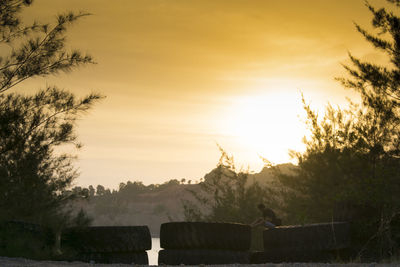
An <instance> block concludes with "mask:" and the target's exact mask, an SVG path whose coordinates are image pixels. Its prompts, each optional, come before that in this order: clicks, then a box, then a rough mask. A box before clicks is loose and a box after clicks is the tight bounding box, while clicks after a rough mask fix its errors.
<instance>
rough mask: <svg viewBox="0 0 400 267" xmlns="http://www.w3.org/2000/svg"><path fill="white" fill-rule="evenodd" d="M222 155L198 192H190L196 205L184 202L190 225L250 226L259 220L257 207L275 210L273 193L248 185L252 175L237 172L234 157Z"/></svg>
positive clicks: (256, 185)
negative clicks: (237, 224) (191, 223)
mask: <svg viewBox="0 0 400 267" xmlns="http://www.w3.org/2000/svg"><path fill="white" fill-rule="evenodd" d="M220 151H221V158H220V160H219V163H218V165H217V168H216V169H214V170H213V171H212V172H211V173H210V174H208V175H206V176H205V177H204V181H202V182H200V183H199V190H189V191H190V192H191V194H192V196H193V197H194V201H191V200H183V201H182V203H183V208H184V217H185V219H186V220H188V221H218V222H241V223H250V222H252V221H253V220H254V219H255V218H257V217H258V216H259V211H258V210H257V204H259V203H261V202H262V203H265V204H267V205H269V206H274V204H273V201H272V198H271V194H270V190H269V189H268V188H266V187H264V186H261V185H260V184H258V183H257V182H256V181H249V172H247V171H237V170H236V168H235V164H234V160H233V157H230V156H228V155H227V153H226V152H225V151H224V150H223V149H221V148H220Z"/></svg>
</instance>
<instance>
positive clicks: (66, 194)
mask: <svg viewBox="0 0 400 267" xmlns="http://www.w3.org/2000/svg"><path fill="white" fill-rule="evenodd" d="M31 4H32V1H28V0H24V1H22V0H4V1H0V46H1V47H2V48H3V49H4V50H3V51H4V52H7V51H8V52H9V53H8V54H7V55H5V53H3V54H2V56H1V57H0V219H18V220H21V219H23V220H30V221H35V222H40V223H47V224H48V223H50V221H51V220H56V221H58V223H61V222H62V223H66V222H67V221H68V218H70V214H69V212H68V211H67V210H65V204H66V202H67V201H68V200H70V199H72V198H73V196H74V195H76V193H77V192H72V191H68V190H67V189H68V188H69V187H70V185H71V182H72V181H73V180H74V178H76V177H77V172H76V170H75V169H74V167H73V165H72V160H73V159H74V156H73V155H69V154H61V153H59V151H60V148H61V147H63V146H64V145H73V146H74V147H76V148H79V147H80V146H81V145H80V144H79V143H78V142H77V137H76V135H75V133H74V129H75V124H76V120H77V118H78V117H79V116H80V114H83V113H84V112H86V111H87V110H88V109H89V108H90V107H91V106H92V105H93V103H94V102H95V101H96V100H98V99H99V98H101V97H100V96H99V95H97V94H90V95H87V96H85V97H83V98H81V99H78V98H77V97H76V96H74V94H72V93H69V92H67V91H64V90H60V89H58V88H56V87H48V88H47V89H45V90H41V91H39V92H37V93H36V94H33V95H31V96H26V95H20V94H16V93H9V94H5V92H6V91H8V90H10V89H12V88H15V86H16V85H19V84H20V83H22V82H23V81H25V80H27V79H29V78H33V77H36V76H42V77H45V76H48V75H52V74H56V73H59V72H68V71H71V70H73V69H74V68H76V67H77V66H80V65H84V64H88V63H93V60H92V58H91V57H90V56H88V55H82V54H81V53H80V52H79V51H77V50H75V51H72V52H69V51H67V49H66V48H65V44H66V39H65V34H66V31H67V28H68V26H69V25H71V24H72V23H74V22H75V21H77V20H78V19H80V18H81V17H83V16H86V15H88V14H87V13H79V14H75V13H65V14H62V15H58V16H57V19H56V23H55V24H53V25H52V24H38V23H36V22H35V23H33V24H32V25H28V26H25V25H23V23H22V22H21V20H20V13H21V11H22V10H23V8H25V7H28V6H30V5H31ZM80 193H82V192H80ZM78 217H79V218H78V219H79V221H84V220H83V218H82V214H81V213H80V214H79V216H78Z"/></svg>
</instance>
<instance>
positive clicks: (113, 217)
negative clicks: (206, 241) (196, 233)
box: [77, 164, 296, 237]
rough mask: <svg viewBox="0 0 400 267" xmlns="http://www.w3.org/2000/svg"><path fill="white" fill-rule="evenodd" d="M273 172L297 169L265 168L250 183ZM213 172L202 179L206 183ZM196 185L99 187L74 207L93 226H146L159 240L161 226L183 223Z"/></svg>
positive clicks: (285, 166) (267, 179)
mask: <svg viewBox="0 0 400 267" xmlns="http://www.w3.org/2000/svg"><path fill="white" fill-rule="evenodd" d="M275 168H279V169H280V170H281V171H282V172H283V173H290V172H292V171H293V170H294V169H295V168H296V167H295V166H294V165H292V164H281V165H278V166H275V167H273V168H264V169H263V170H262V171H261V172H260V173H255V174H250V179H249V180H250V181H257V182H259V183H260V184H264V185H268V184H269V183H270V182H271V181H273V178H274V171H276V169H275ZM214 171H215V170H212V171H211V172H210V173H208V174H206V175H205V179H206V178H207V177H209V176H211V175H213V174H214ZM198 188H199V186H198V184H183V183H181V182H179V181H178V180H171V181H169V182H166V183H164V184H162V185H150V186H145V185H143V184H142V183H141V182H134V183H131V182H128V184H126V185H125V186H122V187H120V189H119V190H118V191H113V192H111V191H110V190H104V188H102V187H100V189H101V190H100V189H99V187H98V190H97V192H93V193H92V195H91V196H90V197H89V199H88V201H85V202H82V201H81V202H79V203H77V207H79V208H80V207H82V208H84V209H85V210H86V211H87V213H88V214H89V216H91V217H92V218H93V225H109V226H116V225H147V226H149V228H150V232H151V235H152V236H154V237H157V236H159V231H160V225H161V224H162V223H164V222H169V221H182V220H183V219H184V217H183V206H182V200H183V199H192V195H191V193H190V192H189V191H188V190H194V191H196V190H198Z"/></svg>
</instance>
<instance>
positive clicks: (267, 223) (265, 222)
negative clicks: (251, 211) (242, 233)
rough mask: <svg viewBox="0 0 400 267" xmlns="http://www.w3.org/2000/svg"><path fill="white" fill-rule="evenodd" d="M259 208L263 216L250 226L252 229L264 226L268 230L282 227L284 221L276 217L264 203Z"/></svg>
mask: <svg viewBox="0 0 400 267" xmlns="http://www.w3.org/2000/svg"><path fill="white" fill-rule="evenodd" d="M257 208H258V209H259V210H260V212H261V214H262V216H261V217H260V218H258V219H257V220H255V221H254V222H253V223H252V224H250V226H251V227H256V226H259V225H262V226H264V227H267V228H275V227H276V226H279V225H282V221H281V220H280V219H279V218H278V217H276V215H275V213H274V212H273V210H271V209H270V208H267V207H265V206H264V204H262V203H260V204H258V206H257Z"/></svg>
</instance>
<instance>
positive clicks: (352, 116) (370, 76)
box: [278, 1, 400, 258]
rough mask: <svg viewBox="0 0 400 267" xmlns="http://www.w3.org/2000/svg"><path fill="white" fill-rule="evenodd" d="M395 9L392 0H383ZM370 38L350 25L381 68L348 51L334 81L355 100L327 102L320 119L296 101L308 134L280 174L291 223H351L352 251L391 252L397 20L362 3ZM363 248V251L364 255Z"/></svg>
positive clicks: (396, 173)
mask: <svg viewBox="0 0 400 267" xmlns="http://www.w3.org/2000/svg"><path fill="white" fill-rule="evenodd" d="M389 2H392V3H395V4H396V5H397V6H399V2H398V1H389ZM366 6H367V8H368V9H369V10H370V11H371V13H372V15H373V19H372V25H373V27H374V28H375V29H376V30H377V32H378V33H377V35H374V34H371V33H369V32H367V31H366V30H364V29H363V28H362V27H361V26H359V25H358V24H356V29H357V30H358V32H360V33H361V34H362V36H363V37H364V38H365V39H366V40H367V42H369V43H370V44H372V45H373V46H374V47H375V48H377V49H378V50H379V51H381V52H383V54H384V55H385V56H386V57H387V58H388V62H389V64H388V65H387V66H380V65H377V64H374V63H369V62H364V61H362V60H360V59H358V58H356V57H355V56H353V55H352V54H350V55H349V57H350V60H351V65H344V68H345V69H346V70H347V72H348V74H349V77H348V78H339V79H338V80H339V81H340V82H341V83H342V84H343V85H344V86H345V87H347V88H351V89H353V90H356V91H357V92H359V94H360V96H361V104H359V105H358V104H355V103H352V102H350V107H349V108H348V109H344V110H341V109H339V108H338V109H335V108H333V107H332V106H328V108H327V110H326V113H325V116H324V117H323V118H322V119H321V120H320V119H319V118H318V114H316V113H315V112H313V111H312V109H311V108H310V106H309V105H307V104H306V102H305V101H304V99H303V104H304V108H305V110H306V112H307V117H308V120H307V123H308V126H309V128H310V130H311V137H310V138H308V139H306V140H305V144H306V147H307V149H306V152H305V153H294V154H293V155H294V156H295V157H297V159H298V161H299V169H298V171H297V173H296V174H295V175H292V176H289V175H280V182H281V184H282V185H283V187H282V188H284V189H283V190H281V191H279V192H278V194H280V195H282V196H283V198H284V202H283V203H284V209H285V210H286V216H287V220H288V221H290V222H296V223H299V222H319V221H331V220H339V221H340V220H350V221H352V222H353V223H354V230H355V231H354V233H355V240H356V242H358V252H359V256H361V257H366V256H367V255H369V256H371V257H375V258H381V257H388V256H392V255H393V253H395V252H396V251H397V249H398V245H397V244H398V241H399V240H398V235H399V234H400V232H399V231H398V226H399V225H398V221H399V211H400V210H399V207H400V197H399V196H400V194H399V192H400V160H399V158H400V157H399V156H400V153H399V152H400V150H399V148H400V139H399V122H400V117H399V104H400V102H399V100H400V91H399V86H400V82H399V81H400V79H399V77H400V57H399V55H400V38H399V36H400V18H399V17H398V16H396V15H395V14H394V13H392V12H388V11H387V10H386V9H384V8H382V9H376V8H374V7H373V6H371V5H369V4H368V3H367V4H366ZM365 252H368V253H365Z"/></svg>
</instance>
